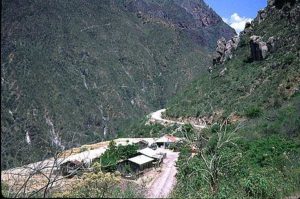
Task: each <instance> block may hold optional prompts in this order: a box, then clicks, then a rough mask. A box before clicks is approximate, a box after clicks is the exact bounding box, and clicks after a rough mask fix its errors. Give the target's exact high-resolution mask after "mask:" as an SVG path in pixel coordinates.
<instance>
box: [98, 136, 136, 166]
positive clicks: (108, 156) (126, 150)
mask: <svg viewBox="0 0 300 199" xmlns="http://www.w3.org/2000/svg"><path fill="white" fill-rule="evenodd" d="M137 150H138V146H137V145H135V144H129V145H125V146H123V145H118V146H117V145H116V143H115V142H114V141H110V142H109V145H108V149H107V150H106V151H105V152H104V153H103V154H102V155H101V156H100V160H99V163H100V166H101V168H102V170H103V171H109V172H114V171H115V170H116V166H117V163H118V162H119V161H121V160H126V159H128V158H132V157H134V156H135V155H136V154H137ZM96 163H98V162H96Z"/></svg>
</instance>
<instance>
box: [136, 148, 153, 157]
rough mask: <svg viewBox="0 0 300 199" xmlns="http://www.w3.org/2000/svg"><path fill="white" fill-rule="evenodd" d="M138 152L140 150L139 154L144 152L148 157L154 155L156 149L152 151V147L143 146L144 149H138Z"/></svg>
mask: <svg viewBox="0 0 300 199" xmlns="http://www.w3.org/2000/svg"><path fill="white" fill-rule="evenodd" d="M138 152H140V153H141V154H144V155H146V156H149V157H152V156H155V155H156V151H154V150H153V149H150V148H144V149H141V150H138Z"/></svg>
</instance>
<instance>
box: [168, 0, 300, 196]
mask: <svg viewBox="0 0 300 199" xmlns="http://www.w3.org/2000/svg"><path fill="white" fill-rule="evenodd" d="M299 21H300V2H299V1H297V0H286V1H280V0H273V1H271V0H270V1H268V6H267V7H266V8H265V9H263V10H260V11H259V13H258V16H257V18H256V19H255V20H254V21H253V22H251V24H250V23H248V24H246V27H245V30H244V31H243V32H242V33H241V35H240V38H239V39H240V42H239V44H238V46H237V48H236V50H234V48H235V47H233V46H234V45H233V44H236V41H238V39H237V38H235V39H233V40H231V41H229V42H228V41H227V42H226V40H225V39H220V40H219V41H218V45H217V49H216V50H217V54H216V55H215V57H214V61H213V64H214V65H213V66H211V67H209V68H208V70H209V71H210V75H208V76H202V77H200V78H199V79H198V80H196V81H194V82H193V83H192V84H190V85H189V86H188V87H187V88H186V89H185V91H184V92H182V93H180V94H179V95H177V96H176V97H175V98H173V99H172V100H171V101H170V102H169V103H168V104H167V107H168V108H167V112H166V115H167V117H172V118H173V119H177V120H183V119H194V120H196V119H197V120H198V119H201V120H202V121H205V122H206V123H207V124H208V125H209V126H210V127H209V128H208V129H205V130H203V131H202V132H200V133H199V134H198V133H193V132H190V135H189V137H191V138H193V139H190V142H189V143H187V144H186V145H185V146H180V148H179V149H180V151H181V153H180V158H179V161H178V163H177V166H178V168H179V173H178V175H177V185H176V188H175V190H174V192H173V195H172V196H173V197H175V198H182V197H189V198H285V197H286V196H291V195H292V196H294V198H299V190H300V187H299V185H300V181H299V179H300V172H299V171H300V144H299V143H300V93H299V89H300V42H299V38H300V34H299V32H300V31H299ZM228 49H229V50H228ZM211 65H212V64H211ZM191 144H192V146H193V147H194V148H193V150H194V151H196V154H193V155H192V154H191Z"/></svg>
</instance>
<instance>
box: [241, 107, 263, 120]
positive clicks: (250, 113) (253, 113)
mask: <svg viewBox="0 0 300 199" xmlns="http://www.w3.org/2000/svg"><path fill="white" fill-rule="evenodd" d="M261 114H262V110H261V108H259V107H257V106H252V107H249V108H247V109H246V110H245V115H246V116H247V117H249V118H255V117H258V116H260V115H261Z"/></svg>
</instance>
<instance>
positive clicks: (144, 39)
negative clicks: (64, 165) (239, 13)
mask: <svg viewBox="0 0 300 199" xmlns="http://www.w3.org/2000/svg"><path fill="white" fill-rule="evenodd" d="M180 2H181V3H180ZM196 2H198V3H196ZM190 3H191V5H190ZM189 6H190V7H189ZM195 6H197V8H198V12H197V13H198V15H197V16H193V15H192V14H191V9H192V8H194V7H195ZM183 7H184V8H185V7H186V9H183ZM174 10H178V11H180V15H174V12H173V11H174ZM152 11H154V12H157V13H156V14H154V15H151V12H152ZM159 13H160V14H162V17H160V15H159ZM201 13H202V15H201ZM202 17H204V18H203V19H202ZM196 19H197V20H198V19H201V20H203V24H202V25H201V24H198V25H196V26H193V25H192V24H193V22H194V21H195V20H196ZM184 23H187V24H188V25H187V26H181V25H180V24H184ZM223 34H224V36H226V37H227V38H228V37H229V36H232V35H233V34H234V31H233V30H232V29H231V28H230V27H229V26H227V25H225V24H224V23H223V22H222V21H221V19H220V17H218V16H217V15H216V14H215V13H214V12H213V11H212V10H210V9H209V8H208V7H207V6H206V5H204V4H203V2H202V1H189V0H182V1H174V2H171V1H146V0H145V1H141V0H140V1H128V0H126V1H125V0H124V1H117V0H116V1H113V0H112V1H108V0H103V1H102V0H101V1H82V0H76V1H60V0H56V1H36V0H30V1H25V0H24V1H23V0H17V1H10V0H3V1H2V16H1V157H2V158H1V167H2V168H7V167H11V166H16V165H19V164H24V163H27V162H28V161H35V160H37V159H41V158H43V157H44V156H47V155H48V154H51V153H52V151H53V147H54V148H55V147H56V148H60V149H61V148H69V147H71V146H74V145H75V146H76V145H80V144H83V143H88V142H97V141H99V140H101V139H105V138H108V137H112V136H114V134H115V132H116V131H118V130H119V129H120V127H123V126H124V125H126V124H128V121H130V120H132V119H134V118H138V117H139V116H141V115H144V114H145V113H148V112H150V111H151V110H155V109H158V108H160V107H163V106H164V105H165V103H166V101H167V100H168V99H169V98H170V97H171V96H173V95H174V94H175V93H176V92H177V91H179V90H180V89H181V88H182V87H183V86H184V85H186V83H187V82H188V81H190V80H192V79H194V78H195V77H197V76H198V75H199V74H201V73H203V72H205V71H206V69H205V68H206V65H207V63H208V60H209V59H210V58H208V52H209V51H211V50H212V49H211V44H212V43H215V42H216V38H217V37H219V36H220V35H223ZM190 35H193V37H191V36H190ZM204 38H205V40H204ZM195 40H197V41H198V42H195ZM28 155H30V157H29V156H28ZM31 156H32V157H31ZM32 158H33V159H32ZM29 159H31V160H29Z"/></svg>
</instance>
